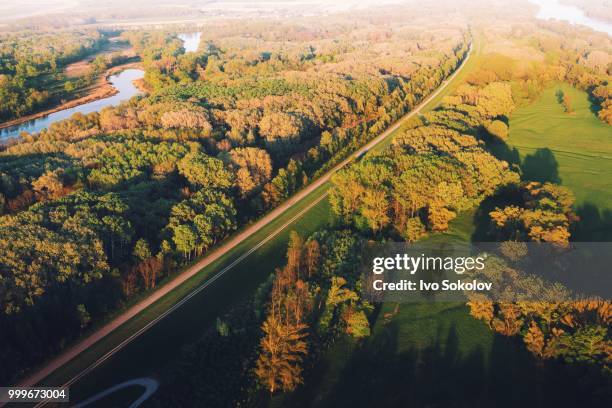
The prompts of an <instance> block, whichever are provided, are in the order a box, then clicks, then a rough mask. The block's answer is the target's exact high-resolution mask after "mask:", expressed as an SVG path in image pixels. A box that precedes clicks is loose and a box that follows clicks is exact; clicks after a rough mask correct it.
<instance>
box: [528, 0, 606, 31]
mask: <svg viewBox="0 0 612 408" xmlns="http://www.w3.org/2000/svg"><path fill="white" fill-rule="evenodd" d="M530 1H531V2H532V3H533V4H536V5H538V6H539V7H540V9H539V10H538V14H537V15H536V17H537V18H540V19H542V20H560V21H567V22H568V23H570V24H575V25H583V26H587V27H590V28H592V29H593V30H595V31H601V32H604V33H608V35H612V24H611V23H608V22H606V21H602V20H596V19H594V18H591V17H589V16H587V15H586V14H585V12H584V11H582V10H581V9H579V8H578V7H574V6H567V5H565V4H559V2H558V0H530Z"/></svg>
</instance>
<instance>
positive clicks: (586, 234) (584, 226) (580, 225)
mask: <svg viewBox="0 0 612 408" xmlns="http://www.w3.org/2000/svg"><path fill="white" fill-rule="evenodd" d="M576 215H577V216H578V217H579V220H578V221H577V222H575V223H573V224H572V226H571V229H570V232H571V234H572V241H576V242H609V241H612V210H610V209H603V210H600V209H599V207H597V206H596V205H595V204H593V203H590V202H587V203H584V204H582V205H580V206H578V207H577V208H576Z"/></svg>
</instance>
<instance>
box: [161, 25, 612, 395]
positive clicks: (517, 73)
mask: <svg viewBox="0 0 612 408" xmlns="http://www.w3.org/2000/svg"><path fill="white" fill-rule="evenodd" d="M516 36H517V37H519V36H521V40H523V37H524V36H525V32H520V33H517V34H516ZM551 37H556V35H551ZM538 38H539V40H538ZM529 39H530V40H531V41H533V44H536V47H537V48H538V49H539V50H540V52H542V53H545V54H547V55H550V56H554V58H550V59H548V62H547V63H546V64H530V65H529V66H527V67H525V66H520V64H521V63H520V62H518V61H517V60H516V59H515V58H510V57H508V56H505V55H502V54H499V53H497V52H490V53H487V54H485V56H484V57H483V60H482V61H481V62H480V63H479V64H478V67H477V68H476V69H475V70H474V71H473V72H471V73H470V74H469V75H468V76H467V78H466V80H465V81H464V83H463V84H462V85H460V86H459V87H458V88H457V89H456V90H455V92H454V93H453V94H452V95H450V96H448V97H446V98H444V100H443V101H442V103H441V105H440V106H439V107H438V108H437V109H435V110H433V111H432V112H429V113H425V114H423V115H421V116H420V117H418V118H414V119H411V120H409V121H408V122H407V123H406V124H404V125H403V127H402V128H401V130H400V131H399V132H398V133H397V134H396V136H395V137H394V140H393V142H392V144H391V146H390V147H389V148H388V149H386V150H384V151H382V152H379V153H371V154H368V155H367V156H366V157H365V158H362V159H360V160H359V161H356V162H354V163H352V164H351V165H350V166H348V167H347V168H345V169H342V170H340V171H339V172H338V173H336V174H335V175H334V176H333V177H332V186H333V187H332V190H331V193H330V198H329V201H330V207H331V210H332V213H333V215H334V222H333V224H332V225H330V226H329V227H328V228H326V229H323V230H320V231H318V232H316V233H314V234H312V235H310V236H309V237H300V235H299V234H298V233H297V232H295V231H294V232H292V233H291V236H290V240H289V242H288V245H287V254H286V264H285V265H284V266H283V267H282V268H277V269H276V270H275V271H274V273H272V274H271V275H270V279H269V280H268V281H267V282H265V283H264V284H262V285H261V287H260V289H259V290H258V292H257V294H256V295H255V296H254V297H253V298H252V299H250V300H249V301H248V302H246V303H244V304H241V305H240V306H239V307H236V308H233V309H232V310H231V311H230V312H229V313H228V314H227V315H226V316H224V317H220V318H219V319H218V320H217V325H216V327H215V328H211V329H210V330H209V331H208V332H207V334H206V335H205V336H204V337H203V338H202V339H201V340H200V341H199V342H197V343H196V344H194V345H192V346H191V347H189V348H186V349H185V350H184V351H183V354H182V356H181V358H180V359H178V361H176V362H174V363H172V364H170V365H169V366H168V367H167V370H168V375H167V378H166V377H165V380H166V381H167V382H166V384H167V385H166V387H167V388H165V389H162V392H161V396H159V397H158V398H156V399H155V402H156V403H157V405H155V406H164V404H168V403H175V404H179V405H189V404H193V403H195V402H196V401H198V402H207V403H209V404H212V405H215V404H219V405H241V404H245V405H249V406H251V405H253V406H259V405H263V406H265V405H266V404H267V403H268V402H269V400H268V398H271V399H272V401H273V403H285V404H291V405H293V404H295V405H296V406H301V405H300V404H302V403H304V400H303V398H304V393H305V391H303V390H304V387H306V389H308V390H311V389H312V388H308V385H307V384H308V383H309V382H314V383H315V384H320V381H321V379H319V378H314V377H315V376H316V375H319V374H320V372H321V371H319V370H324V369H323V368H321V365H322V364H323V363H322V362H321V361H320V360H322V359H323V356H325V355H326V353H328V352H329V350H330V349H332V350H335V349H334V346H333V345H334V344H335V343H341V344H346V343H347V342H348V343H350V344H356V346H355V347H357V349H358V350H359V349H360V347H364V348H366V347H367V346H368V344H369V343H368V341H367V340H365V339H367V338H368V337H370V336H371V333H372V330H373V328H372V325H373V324H375V322H377V321H380V320H381V316H380V313H381V312H380V309H381V305H380V304H373V303H370V302H369V301H368V300H367V299H368V297H367V296H365V294H364V286H363V285H364V280H363V276H360V269H359V262H360V260H359V258H360V254H361V253H362V252H363V248H364V246H365V245H367V244H368V243H372V242H383V243H384V242H389V241H391V242H414V241H417V240H423V239H427V237H432V236H436V235H439V234H441V233H444V232H446V231H448V230H449V229H450V228H451V224H452V223H453V220H454V219H455V218H456V217H457V216H458V215H459V214H462V213H465V212H466V211H475V217H477V219H478V226H479V227H478V228H477V230H476V232H475V233H476V234H477V235H476V236H473V237H472V239H475V240H478V241H485V242H487V241H491V242H500V243H501V245H500V248H501V251H500V253H499V254H498V256H495V257H491V258H489V260H488V261H487V268H486V274H485V276H482V277H483V278H486V279H487V280H489V281H492V282H495V285H496V287H499V288H500V289H499V290H500V291H503V290H519V291H525V293H524V294H525V295H526V296H527V295H529V296H532V297H543V298H545V299H550V300H549V301H539V302H530V301H525V302H520V301H519V302H509V301H505V302H503V301H498V302H495V301H491V300H488V299H486V298H481V297H477V296H475V297H473V298H471V299H470V300H469V301H468V303H467V305H468V310H469V313H470V315H471V316H472V317H474V318H476V319H479V320H481V321H483V322H485V324H486V326H487V327H488V328H489V329H490V330H492V331H493V332H495V333H497V334H498V335H500V336H503V337H508V338H511V339H513V341H514V342H515V343H516V344H519V345H520V346H521V347H523V348H525V349H526V350H527V351H528V353H529V355H530V358H531V359H532V360H530V361H532V363H531V364H533V370H535V371H536V372H541V373H546V374H545V375H546V376H545V377H544V378H542V377H537V378H538V379H539V381H540V384H538V385H537V386H536V388H537V389H538V390H539V391H540V392H545V393H546V394H545V395H546V398H548V399H549V403H550V404H553V405H554V404H557V403H558V404H563V403H564V402H563V400H562V399H557V398H556V397H554V394H555V393H556V392H555V390H556V387H557V385H558V384H559V381H560V378H561V377H565V379H567V378H572V380H571V381H580V384H581V386H580V387H578V388H580V390H581V391H580V392H583V393H586V394H588V395H589V398H586V399H584V398H583V397H580V398H583V400H582V401H583V403H585V404H586V405H588V404H595V405H597V404H602V403H604V402H603V401H605V400H606V398H607V396H609V394H607V390H609V388H608V385H609V375H610V344H611V343H610V341H611V340H610V334H609V326H610V323H611V322H612V309H611V304H610V301H609V300H606V299H601V298H597V297H585V298H583V299H581V300H578V301H577V300H571V299H570V297H569V291H568V289H567V288H565V287H563V285H561V284H554V285H551V283H550V282H547V281H546V280H544V279H542V278H537V277H533V276H527V275H525V273H524V272H523V271H522V270H521V269H522V265H523V263H522V262H523V260H524V259H523V258H524V257H525V256H526V253H527V248H526V246H524V244H523V243H524V242H541V243H548V244H551V245H552V246H553V247H556V248H557V249H556V250H558V251H563V250H564V248H566V247H568V246H569V245H570V243H571V241H572V240H573V236H572V230H573V229H574V228H576V226H577V225H579V224H580V223H581V219H580V217H579V216H578V215H577V214H576V213H575V205H574V196H573V193H572V191H571V190H570V189H569V188H567V187H565V186H562V185H559V184H558V183H555V182H551V181H534V180H531V179H529V175H527V174H525V172H524V171H523V168H522V167H521V163H520V162H517V161H516V160H511V155H508V154H507V151H508V150H509V148H508V147H507V146H506V142H507V141H508V139H509V137H511V136H510V132H509V123H508V118H509V117H511V115H512V112H513V111H514V110H515V109H516V108H517V107H519V106H523V105H525V104H529V103H531V102H533V101H535V100H537V99H538V97H539V95H540V94H541V92H542V91H543V90H544V89H546V88H548V87H550V86H551V85H552V84H555V83H558V82H559V81H562V82H566V83H568V84H571V85H573V86H575V87H577V88H580V89H583V90H585V91H587V92H588V93H589V94H590V95H591V98H592V99H591V100H592V103H593V106H594V107H595V109H594V110H595V113H596V114H597V115H598V117H599V118H600V120H602V121H603V122H607V123H608V124H609V121H608V116H607V115H608V113H607V108H608V107H609V104H610V99H609V94H608V93H607V92H608V91H606V90H609V89H610V85H609V84H610V82H609V81H610V79H609V75H610V71H609V66H606V65H603V66H602V65H599V66H597V65H590V64H588V63H585V61H584V60H581V59H580V58H577V57H576V51H575V50H572V51H569V50H567V49H564V50H562V51H560V48H557V47H558V46H559V42H555V41H552V39H549V40H550V41H548V42H547V41H544V40H542V33H541V32H537V36H536V35H535V34H533V37H531V38H529ZM488 40H490V41H494V40H493V39H491V38H488ZM596 52H597V51H595V50H587V51H584V54H583V55H593V54H596ZM589 65H590V66H589ZM559 99H560V103H562V104H563V106H564V109H565V111H566V112H567V113H571V100H569V99H568V98H567V97H564V96H563V95H562V96H561V97H560V98H559ZM366 282H367V280H366ZM398 308H399V305H396V306H395V310H397V309H398ZM387 315H391V313H387V314H385V316H384V321H385V323H383V325H384V324H389V321H388V320H387V319H391V317H388V316H387ZM258 328H259V330H258ZM253 337H258V338H259V341H256V340H254V339H253ZM347 337H348V338H352V339H353V340H342V339H346V338H347ZM385 340H386V341H389V339H388V338H387V339H385ZM372 341H373V342H374V341H376V339H373V340H372ZM344 347H346V346H344ZM211 348H212V349H213V350H214V351H211ZM340 349H341V350H342V347H340ZM229 350H231V353H230V354H232V355H233V356H235V361H234V359H231V362H230V364H231V366H232V368H231V369H230V371H232V372H233V373H234V374H233V375H231V374H224V375H223V376H222V377H220V378H213V377H212V376H211V375H210V373H207V372H205V371H201V370H200V369H199V367H201V366H203V365H205V364H208V363H212V364H213V365H216V364H221V362H220V361H218V360H217V359H216V358H215V357H214V354H215V353H223V354H224V352H225V351H227V352H229ZM374 352H379V350H378V349H376V350H374ZM332 355H333V352H332ZM335 358H337V359H340V358H339V357H338V356H337V355H336V356H335ZM375 358H376V357H375ZM239 361H240V362H245V363H243V364H239ZM225 363H226V360H224V361H223V364H225ZM325 363H326V364H330V361H329V360H326V361H325ZM331 364H334V362H332V363H331ZM423 364H424V363H423ZM323 365H324V364H323ZM367 368H368V370H371V368H372V366H367ZM325 369H329V368H328V367H325ZM331 371H332V372H334V368H332V369H331ZM315 373H316V374H315ZM370 374H371V371H368V372H367V373H366V372H362V373H359V374H356V375H370ZM426 374H427V375H431V373H430V372H426ZM349 375H351V374H349ZM382 375H383V374H381V376H382ZM542 375H544V374H542ZM556 376H559V378H557V377H556ZM554 378H557V379H554ZM325 379H326V380H329V378H325ZM332 379H335V378H334V377H332ZM395 380H396V381H397V379H395ZM217 381H223V383H224V384H229V389H231V390H232V392H230V393H218V392H215V390H216V389H218V388H219V384H220V383H218V382H217ZM371 381H372V383H374V384H377V385H375V386H374V387H373V388H376V391H374V394H375V398H374V397H371V396H370V398H371V399H372V398H374V399H376V398H383V397H381V394H380V392H378V388H380V384H378V383H376V380H375V379H372V380H371ZM352 386H354V384H352ZM364 386H365V385H364ZM181 387H185V389H187V388H194V389H204V390H207V392H205V393H203V394H200V395H197V396H191V395H188V393H175V392H174V391H173V390H174V389H176V388H181ZM443 388H446V385H444V386H443ZM357 393H358V392H357ZM417 393H418V391H417ZM179 394H180V396H179ZM567 394H568V395H566V397H567V398H568V399H569V400H571V399H572V398H574V397H576V396H578V395H582V396H584V395H586V394H580V393H578V394H576V395H574V394H572V393H571V392H570V391H569V390H568V393H567ZM477 395H478V397H476V398H483V399H477V400H476V401H479V403H482V401H483V400H484V401H489V402H490V403H496V402H497V401H498V396H494V395H489V394H487V391H486V390H483V391H482V392H480V391H479V392H477ZM411 397H413V398H414V394H411ZM328 398H329V399H330V400H331V401H333V400H334V398H331V397H329V396H327V397H323V396H321V397H320V399H318V400H317V401H318V402H319V403H322V404H323V405H325V406H327V405H329V406H333V403H332V402H330V401H329V400H328ZM487 398H489V399H487ZM337 399H339V400H340V401H342V397H339V398H337ZM346 399H348V400H350V398H346ZM315 400H316V399H315ZM587 400H588V402H587ZM428 401H429V400H428ZM441 401H446V402H448V401H447V400H441ZM326 404H327V405H326Z"/></svg>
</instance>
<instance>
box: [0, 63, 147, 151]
mask: <svg viewBox="0 0 612 408" xmlns="http://www.w3.org/2000/svg"><path fill="white" fill-rule="evenodd" d="M143 76H144V71H142V70H140V69H126V70H125V71H122V72H120V73H118V74H116V75H111V76H110V77H109V78H108V80H109V82H110V83H111V84H112V85H113V87H115V88H116V89H117V90H118V91H119V92H117V93H116V94H115V95H113V96H109V97H108V98H102V99H98V100H96V101H92V102H88V103H84V104H82V105H78V106H75V107H73V108H69V109H64V110H61V111H57V112H54V113H51V114H49V115H47V116H43V117H40V118H37V119H32V120H29V121H27V122H24V123H20V124H18V125H15V126H10V127H7V128H5V129H1V130H0V140H2V139H9V138H15V137H18V136H19V134H20V133H21V132H29V133H35V132H40V131H41V130H42V129H44V128H48V127H49V126H50V125H51V124H52V123H53V122H57V121H58V120H63V119H68V118H69V117H70V116H72V115H73V114H74V113H77V112H81V113H83V114H87V113H91V112H96V111H99V110H101V109H102V108H105V107H107V106H113V105H117V104H119V103H120V102H122V101H125V100H128V99H130V98H131V97H132V96H134V95H137V94H138V93H139V92H140V91H139V90H138V88H136V86H135V85H134V84H133V81H134V80H136V79H140V78H142V77H143Z"/></svg>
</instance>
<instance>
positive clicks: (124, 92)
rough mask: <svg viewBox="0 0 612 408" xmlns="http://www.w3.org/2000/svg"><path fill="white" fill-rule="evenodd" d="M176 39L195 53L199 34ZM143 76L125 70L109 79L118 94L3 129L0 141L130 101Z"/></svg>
mask: <svg viewBox="0 0 612 408" xmlns="http://www.w3.org/2000/svg"><path fill="white" fill-rule="evenodd" d="M178 37H179V38H180V39H181V40H182V41H183V44H184V45H183V47H184V48H185V52H194V51H197V50H198V48H199V46H200V38H201V37H202V33H201V32H191V33H181V34H179V35H178ZM143 76H144V71H142V70H140V69H126V70H125V71H122V72H120V73H119V74H116V75H112V76H111V77H109V82H110V83H111V84H112V85H113V87H115V88H116V89H117V90H118V91H119V92H118V93H116V94H115V95H113V96H110V97H108V98H102V99H98V100H96V101H93V102H88V103H85V104H83V105H78V106H75V107H73V108H69V109H64V110H61V111H57V112H54V113H51V114H49V115H47V116H43V117H40V118H37V119H32V120H29V121H27V122H24V123H21V124H18V125H15V126H10V127H7V128H5V129H0V140H3V139H10V138H16V137H19V134H20V133H21V132H29V133H36V132H40V131H41V130H42V129H44V128H48V127H49V126H50V125H51V124H52V123H53V122H57V121H58V120H64V119H68V118H69V117H70V116H72V115H73V114H74V113H77V112H80V113H83V114H87V113H91V112H96V111H99V110H101V109H102V108H105V107H107V106H114V105H118V104H119V103H120V102H123V101H125V100H128V99H130V98H131V97H132V96H135V95H137V94H138V93H139V90H138V88H136V86H134V84H133V81H134V80H136V79H140V78H142V77H143Z"/></svg>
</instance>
